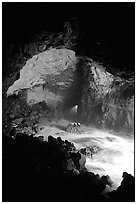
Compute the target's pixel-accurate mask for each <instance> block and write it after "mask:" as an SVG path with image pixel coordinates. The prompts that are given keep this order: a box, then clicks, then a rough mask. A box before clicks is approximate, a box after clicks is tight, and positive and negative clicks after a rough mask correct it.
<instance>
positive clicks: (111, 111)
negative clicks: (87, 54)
mask: <svg viewBox="0 0 137 204" xmlns="http://www.w3.org/2000/svg"><path fill="white" fill-rule="evenodd" d="M82 68H83V74H84V83H83V84H84V86H83V89H82V97H81V102H80V104H79V109H78V112H79V116H80V118H81V120H82V121H85V122H86V123H87V124H92V125H95V126H97V127H102V128H107V129H112V130H115V131H119V132H120V131H121V132H125V133H127V134H128V133H129V134H130V135H131V134H133V132H134V128H133V127H134V80H127V79H124V78H122V77H118V76H114V75H112V74H111V73H109V72H107V71H106V69H105V68H104V67H103V66H102V65H99V64H98V63H95V62H90V61H89V60H88V59H87V60H86V59H85V63H84V66H83V67H82Z"/></svg>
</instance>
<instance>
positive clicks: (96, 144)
mask: <svg viewBox="0 0 137 204" xmlns="http://www.w3.org/2000/svg"><path fill="white" fill-rule="evenodd" d="M69 123H70V121H67V120H65V119H62V120H59V121H52V122H51V123H49V125H44V124H43V125H42V126H41V127H40V129H39V132H37V133H36V134H34V135H33V134H31V135H27V134H25V133H19V132H18V133H17V134H16V135H15V134H14V135H12V137H5V135H3V201H12V202H13V201H32V202H33V201H53V202H56V201H83V202H84V201H103V202H105V201H110V202H111V201H134V199H135V197H134V194H135V189H134V187H135V186H134V185H135V181H134V177H133V175H134V152H133V149H134V148H133V145H134V143H133V138H125V137H122V136H117V135H115V134H112V133H110V132H107V131H102V130H99V129H96V128H93V127H88V126H85V125H82V124H81V126H80V127H79V128H78V129H77V130H72V131H71V132H67V131H66V128H67V125H68V124H69ZM123 172H127V173H123ZM122 175H123V176H122ZM122 177H123V178H122Z"/></svg>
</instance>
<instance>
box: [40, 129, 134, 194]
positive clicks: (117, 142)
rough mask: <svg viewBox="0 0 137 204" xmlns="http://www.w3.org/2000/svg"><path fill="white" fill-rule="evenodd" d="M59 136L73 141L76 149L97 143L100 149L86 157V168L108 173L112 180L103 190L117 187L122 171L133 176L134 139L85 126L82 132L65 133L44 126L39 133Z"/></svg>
mask: <svg viewBox="0 0 137 204" xmlns="http://www.w3.org/2000/svg"><path fill="white" fill-rule="evenodd" d="M49 133H50V135H53V136H54V137H58V136H60V137H61V138H62V139H64V140H65V139H68V140H69V141H71V142H73V143H74V144H75V146H76V148H77V149H81V148H83V147H91V146H94V145H97V146H99V147H100V148H101V150H100V151H99V152H98V153H96V154H94V155H93V156H92V157H91V158H89V157H87V159H86V168H87V169H88V170H89V171H92V172H94V173H95V174H99V175H100V176H102V175H109V176H110V177H111V179H112V181H113V185H112V186H111V187H109V186H107V188H106V189H105V191H111V190H113V189H117V187H118V186H119V185H120V183H121V181H122V174H123V172H125V171H126V172H127V173H130V174H132V175H133V176H134V140H133V138H127V137H125V138H124V137H121V136H118V135H117V136H116V135H114V134H110V133H108V132H105V131H101V130H98V129H92V128H87V131H85V132H84V133H82V134H74V133H67V132H65V131H63V130H60V129H58V128H57V127H56V128H55V127H45V129H44V130H43V131H42V132H41V134H43V135H45V136H48V135H49Z"/></svg>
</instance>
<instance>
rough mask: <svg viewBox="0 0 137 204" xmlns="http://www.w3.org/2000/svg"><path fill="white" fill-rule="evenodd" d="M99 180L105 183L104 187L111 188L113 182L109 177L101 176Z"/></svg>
mask: <svg viewBox="0 0 137 204" xmlns="http://www.w3.org/2000/svg"><path fill="white" fill-rule="evenodd" d="M101 179H102V181H104V182H105V183H106V185H109V186H112V184H113V181H112V180H111V178H110V176H108V175H107V176H102V177H101Z"/></svg>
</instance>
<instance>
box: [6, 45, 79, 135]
mask: <svg viewBox="0 0 137 204" xmlns="http://www.w3.org/2000/svg"><path fill="white" fill-rule="evenodd" d="M77 64H78V58H76V56H75V52H73V51H72V50H68V49H50V50H48V51H45V52H43V53H39V54H38V55H35V56H33V57H32V58H31V59H29V60H28V61H27V62H26V64H25V66H24V67H23V68H22V69H21V70H20V77H19V79H18V80H15V77H14V74H13V76H12V77H11V78H10V79H9V81H13V82H12V83H13V84H12V85H11V86H10V87H9V88H8V90H7V97H4V98H3V113H4V114H3V118H5V119H7V118H8V117H10V118H12V120H13V119H15V118H16V117H18V119H19V118H20V117H22V114H23V112H24V113H25V115H26V117H27V118H28V116H29V118H28V119H29V120H30V121H31V120H32V114H30V112H32V111H34V109H35V106H36V104H37V105H39V110H38V109H37V113H36V114H33V115H34V117H33V119H36V117H35V116H37V119H36V121H35V123H37V122H38V120H39V118H41V116H42V117H44V118H46V119H47V121H48V119H50V120H51V119H52V118H56V119H59V118H61V117H62V115H63V109H64V107H67V104H68V106H71V103H72V104H73V103H77V101H76V100H78V99H77V98H79V95H80V92H79V86H81V85H80V80H79V77H78V76H79V73H78V71H77ZM10 83H11V82H10ZM74 96H75V98H74ZM70 99H73V100H74V101H73V100H70ZM68 101H69V102H68ZM11 104H12V105H11ZM41 104H42V108H41ZM44 104H45V105H44ZM11 107H12V109H11ZM24 109H29V110H30V112H29V113H28V111H26V112H25V110H24ZM49 112H50V113H49ZM47 113H48V114H47ZM5 119H4V120H5ZM16 119H17V118H16ZM33 127H34V125H33ZM27 133H28V132H27Z"/></svg>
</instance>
